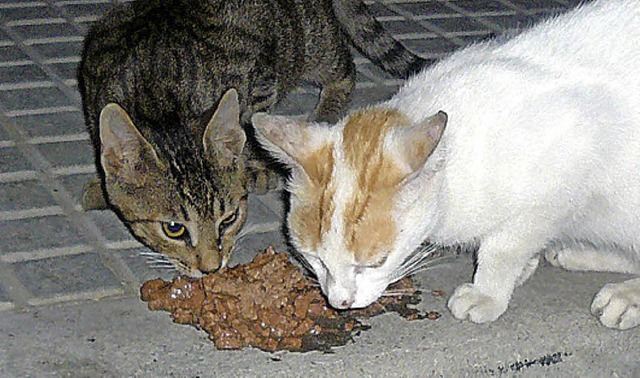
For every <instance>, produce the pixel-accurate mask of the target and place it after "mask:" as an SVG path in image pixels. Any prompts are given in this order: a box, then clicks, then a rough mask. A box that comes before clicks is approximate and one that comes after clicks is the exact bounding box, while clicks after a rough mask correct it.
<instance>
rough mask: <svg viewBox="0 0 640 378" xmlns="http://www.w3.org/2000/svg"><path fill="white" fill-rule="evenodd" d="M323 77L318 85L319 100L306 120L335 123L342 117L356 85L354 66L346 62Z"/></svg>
mask: <svg viewBox="0 0 640 378" xmlns="http://www.w3.org/2000/svg"><path fill="white" fill-rule="evenodd" d="M324 76H325V77H323V78H322V81H321V83H320V86H321V87H322V89H321V91H320V100H319V101H318V104H317V105H316V108H315V109H314V110H313V113H312V114H311V115H310V116H309V118H308V120H309V121H316V122H329V123H335V122H337V121H338V120H339V119H340V118H341V117H342V116H343V115H344V113H345V110H346V109H347V108H348V106H349V103H350V102H351V93H352V92H353V89H354V88H355V85H356V84H355V83H356V82H355V80H356V69H355V65H354V64H353V63H352V62H346V63H345V64H344V65H342V66H340V67H339V68H337V69H334V70H331V71H330V72H329V73H327V74H326V75H324Z"/></svg>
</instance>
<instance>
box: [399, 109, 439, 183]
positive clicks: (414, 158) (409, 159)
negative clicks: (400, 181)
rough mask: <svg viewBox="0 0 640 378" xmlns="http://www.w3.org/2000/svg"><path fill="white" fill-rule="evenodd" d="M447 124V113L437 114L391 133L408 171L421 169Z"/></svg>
mask: <svg viewBox="0 0 640 378" xmlns="http://www.w3.org/2000/svg"><path fill="white" fill-rule="evenodd" d="M446 126H447V113H445V112H443V111H439V112H438V113H437V114H435V115H433V116H431V117H429V118H426V119H424V120H422V121H421V122H419V123H417V124H415V125H413V126H411V127H403V128H398V129H397V131H396V132H395V133H394V135H393V143H394V145H395V146H396V148H395V149H396V151H397V152H398V155H399V157H400V160H401V161H402V162H403V163H405V164H406V166H407V168H408V170H409V172H410V173H413V172H416V171H418V170H419V169H421V168H422V167H423V166H424V164H425V163H426V161H427V158H428V157H429V156H431V153H432V152H433V150H435V148H436V146H437V145H438V143H439V142H440V138H442V133H443V132H444V129H445V127H446Z"/></svg>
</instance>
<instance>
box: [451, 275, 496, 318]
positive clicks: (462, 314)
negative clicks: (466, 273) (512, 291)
mask: <svg viewBox="0 0 640 378" xmlns="http://www.w3.org/2000/svg"><path fill="white" fill-rule="evenodd" d="M507 305H508V302H506V301H505V302H504V303H503V302H501V301H499V300H498V299H496V298H492V297H490V296H488V295H486V294H483V293H481V292H480V290H478V288H477V287H475V286H474V285H473V284H470V283H466V284H462V285H460V286H458V288H457V289H456V291H455V292H454V293H453V295H452V296H451V298H449V303H448V306H449V310H451V312H452V313H453V316H455V317H456V318H458V319H467V318H469V320H471V321H472V322H474V323H487V322H492V321H494V320H496V319H498V317H500V315H502V314H503V313H504V312H505V311H506V310H507Z"/></svg>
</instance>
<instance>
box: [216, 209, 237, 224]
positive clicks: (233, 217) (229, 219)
mask: <svg viewBox="0 0 640 378" xmlns="http://www.w3.org/2000/svg"><path fill="white" fill-rule="evenodd" d="M239 210H240V209H236V211H234V212H233V214H231V215H229V216H228V217H226V218H224V219H223V220H222V222H220V229H225V228H227V227H229V226H231V225H232V224H233V223H234V222H235V221H236V219H238V211H239Z"/></svg>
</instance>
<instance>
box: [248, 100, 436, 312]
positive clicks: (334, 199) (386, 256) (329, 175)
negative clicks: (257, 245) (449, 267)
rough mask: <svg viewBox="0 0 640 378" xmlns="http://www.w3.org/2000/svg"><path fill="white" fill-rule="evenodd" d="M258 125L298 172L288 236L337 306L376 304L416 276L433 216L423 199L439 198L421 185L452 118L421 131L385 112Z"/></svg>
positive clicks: (291, 185)
mask: <svg viewBox="0 0 640 378" xmlns="http://www.w3.org/2000/svg"><path fill="white" fill-rule="evenodd" d="M252 121H253V125H254V127H255V129H256V136H257V138H258V140H259V141H260V142H261V143H262V144H263V146H264V147H265V148H266V149H268V150H269V151H270V152H271V153H272V154H273V155H274V156H275V157H276V158H278V159H279V160H281V161H282V162H284V163H285V164H287V165H289V167H291V171H292V174H291V176H290V179H289V182H288V183H287V187H288V190H289V191H290V194H291V196H290V200H291V203H290V211H289V214H288V217H287V226H288V229H289V235H290V237H291V241H292V243H293V245H294V246H295V248H296V250H297V251H298V252H299V253H300V254H301V255H302V257H304V259H305V260H306V261H307V262H308V263H309V264H308V265H310V266H311V268H312V269H313V271H314V272H315V274H316V275H317V278H318V282H319V283H320V287H321V288H322V291H323V292H324V293H325V295H326V296H327V298H328V299H329V303H330V304H331V305H332V306H333V307H336V308H357V307H365V306H368V305H370V304H371V303H373V302H374V301H375V300H377V299H378V298H379V297H380V296H381V295H382V294H383V292H384V291H385V290H386V289H387V287H388V286H389V285H390V284H391V283H393V282H395V281H397V280H399V279H400V278H402V277H403V276H405V275H407V274H410V273H411V271H412V269H413V267H414V266H415V263H419V262H420V261H421V260H420V259H422V258H423V257H424V256H425V255H424V254H421V253H422V251H420V250H417V248H419V246H420V244H421V243H422V241H423V239H422V238H423V237H424V232H423V230H421V228H422V227H425V226H424V225H421V224H416V222H415V218H416V216H415V212H420V211H428V209H423V208H420V207H419V206H415V202H416V199H415V193H416V192H417V191H426V190H430V189H429V187H428V185H421V182H416V180H415V179H416V177H419V175H418V173H419V172H420V171H421V170H422V169H423V166H425V164H428V163H426V162H427V158H428V157H429V156H430V155H431V153H432V152H433V151H434V149H435V148H436V146H437V145H438V143H439V141H440V137H441V135H442V132H443V130H444V128H445V124H446V121H447V117H446V115H445V114H444V113H443V112H440V113H438V114H436V115H434V116H433V117H430V118H427V119H425V120H422V121H420V122H418V123H413V122H411V121H410V120H409V119H408V117H406V116H404V115H402V114H400V113H399V112H398V111H396V110H393V109H386V108H370V109H364V110H360V111H357V112H354V113H352V114H351V115H350V116H349V117H347V118H345V119H344V120H342V121H340V122H339V123H338V124H337V125H333V126H327V125H326V124H314V123H305V122H300V121H299V120H296V119H294V118H289V117H283V116H268V115H266V114H261V113H258V114H256V115H254V116H253V119H252ZM412 212H413V213H412ZM412 214H413V215H414V216H412Z"/></svg>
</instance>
